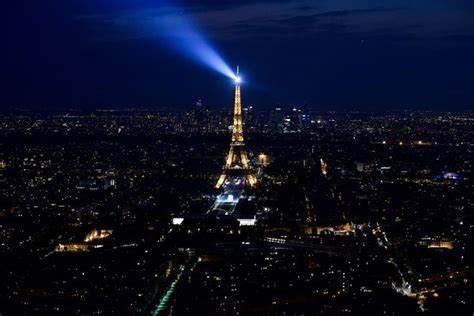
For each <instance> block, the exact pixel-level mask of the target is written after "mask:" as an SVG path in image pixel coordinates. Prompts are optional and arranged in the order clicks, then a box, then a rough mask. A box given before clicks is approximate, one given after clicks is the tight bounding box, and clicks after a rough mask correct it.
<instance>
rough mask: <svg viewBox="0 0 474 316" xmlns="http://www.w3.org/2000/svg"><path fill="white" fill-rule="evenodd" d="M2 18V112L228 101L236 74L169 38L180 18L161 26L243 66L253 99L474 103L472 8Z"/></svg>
mask: <svg viewBox="0 0 474 316" xmlns="http://www.w3.org/2000/svg"><path fill="white" fill-rule="evenodd" d="M0 14H1V22H0V24H1V25H0V27H1V31H0V32H1V35H2V46H1V49H0V50H1V52H0V74H1V82H0V84H1V88H0V107H1V108H2V109H7V108H15V107H22V108H35V109H37V108H42V107H48V108H64V109H66V108H86V109H92V108H98V107H114V106H117V107H118V106H120V107H129V106H140V107H153V106H166V107H171V106H178V107H188V106H190V105H191V104H193V103H194V102H195V100H196V99H198V98H202V99H204V100H205V103H206V104H209V105H211V106H213V107H222V106H229V105H230V104H232V97H233V95H232V89H233V87H232V82H231V79H229V78H227V77H225V76H223V75H222V74H220V73H218V72H216V71H214V70H213V69H210V68H209V67H207V66H206V65H205V64H204V62H199V60H196V58H192V56H190V54H192V53H191V52H187V51H179V49H177V48H176V46H173V45H172V44H170V43H172V42H173V41H178V42H179V41H182V40H183V38H182V37H186V36H187V35H186V33H185V32H184V33H183V32H179V23H175V27H162V26H160V25H162V24H163V23H162V21H163V20H166V21H168V24H167V25H168V26H170V25H173V23H172V22H173V21H180V20H181V19H183V18H185V19H189V20H190V21H192V22H191V23H193V24H194V25H195V26H196V27H197V28H199V30H200V32H201V34H202V36H203V37H204V38H206V39H207V40H208V41H209V43H211V46H212V47H213V48H215V50H216V51H217V53H218V54H219V55H221V56H222V57H223V59H224V60H225V61H226V62H227V63H228V64H229V66H230V67H232V68H234V66H235V65H237V64H239V65H240V66H241V69H242V72H243V76H244V80H245V84H244V86H243V98H244V99H243V102H244V103H245V104H247V105H248V104H252V105H255V106H256V107H259V108H263V107H267V106H271V105H274V104H275V103H281V104H283V105H288V106H289V105H303V104H307V105H308V107H309V108H312V109H315V110H318V109H321V110H331V109H334V110H341V109H358V110H392V109H430V110H431V109H432V110H466V109H470V108H473V107H474V106H473V105H474V1H472V0H446V1H442V0H426V1H425V0H412V1H408V0H405V1H403V0H386V1H375V0H358V1H354V0H314V1H307V0H292V1H291V0H287V1H285V0H280V1H278V0H274V1H258V0H257V1H255V0H254V1H237V0H205V1H202V0H199V1H198V0H188V1H183V0H182V1H171V0H169V1H166V2H165V1H140V0H134V1H130V0H127V1H126V0H107V1H106V0H46V1H34V0H30V1H23V0H15V1H8V2H6V3H4V4H2V10H1V13H0ZM178 46H179V45H178Z"/></svg>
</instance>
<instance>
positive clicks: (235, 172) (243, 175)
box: [216, 67, 257, 188]
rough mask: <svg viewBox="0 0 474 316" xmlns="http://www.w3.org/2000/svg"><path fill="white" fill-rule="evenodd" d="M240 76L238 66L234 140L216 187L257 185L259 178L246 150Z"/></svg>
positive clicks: (233, 129)
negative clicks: (250, 163) (253, 169)
mask: <svg viewBox="0 0 474 316" xmlns="http://www.w3.org/2000/svg"><path fill="white" fill-rule="evenodd" d="M240 81H241V80H240V77H239V67H237V77H236V78H235V101H234V122H233V127H232V141H231V143H230V148H229V153H228V154H227V157H226V160H225V164H224V167H223V168H222V174H221V176H220V177H219V179H218V180H217V183H216V188H220V187H222V186H223V185H224V186H225V185H250V186H252V187H253V186H255V184H256V183H257V179H256V178H255V175H254V174H253V172H252V170H251V169H250V166H249V160H248V157H247V151H246V150H245V143H244V131H243V125H242V104H241V100H240Z"/></svg>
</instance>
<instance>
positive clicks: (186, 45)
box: [156, 8, 237, 80]
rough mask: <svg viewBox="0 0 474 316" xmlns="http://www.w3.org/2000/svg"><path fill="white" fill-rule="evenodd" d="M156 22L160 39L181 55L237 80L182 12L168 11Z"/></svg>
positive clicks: (176, 10) (177, 10)
mask: <svg viewBox="0 0 474 316" xmlns="http://www.w3.org/2000/svg"><path fill="white" fill-rule="evenodd" d="M156 22H157V26H158V27H159V28H160V30H159V31H160V34H161V35H162V36H160V39H162V40H164V41H166V42H167V43H168V44H169V45H170V46H172V47H173V48H174V49H175V50H176V51H177V52H178V53H179V54H181V55H182V56H184V57H186V58H188V59H191V60H194V61H196V62H198V63H201V64H203V65H205V66H208V67H210V68H211V69H213V70H215V71H217V72H219V73H221V74H223V75H225V76H227V77H229V78H232V79H234V80H236V78H237V75H236V74H235V73H234V72H233V71H232V70H231V68H230V67H229V66H228V65H227V63H226V62H225V61H224V60H223V59H222V57H221V56H220V55H219V54H218V53H217V51H216V50H215V49H214V48H213V47H212V46H211V45H210V43H209V42H208V41H207V40H206V39H205V38H204V36H203V35H202V33H201V32H200V31H199V29H198V28H197V27H196V25H194V23H193V22H192V21H191V20H190V18H189V17H188V16H186V15H185V13H183V12H182V11H181V10H179V9H176V8H174V9H171V10H167V12H164V14H162V15H160V16H159V17H158V18H157V19H156Z"/></svg>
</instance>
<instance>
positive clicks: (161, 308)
mask: <svg viewBox="0 0 474 316" xmlns="http://www.w3.org/2000/svg"><path fill="white" fill-rule="evenodd" d="M197 263H198V261H196V262H194V264H193V265H192V266H191V268H189V269H188V271H189V272H191V271H192V270H194V267H195V266H196V264H197ZM178 269H179V272H178V274H177V275H176V277H175V279H174V280H173V282H171V284H170V286H169V287H168V289H167V290H166V292H165V294H163V296H162V297H161V298H160V301H159V303H158V305H157V306H156V308H155V310H154V311H153V312H152V313H151V315H152V316H158V315H161V313H162V312H164V311H165V310H166V308H167V307H168V302H169V300H170V297H171V295H173V293H174V291H175V289H176V286H177V285H178V283H179V280H180V279H181V277H182V276H183V274H184V273H185V272H186V266H185V265H184V264H180V265H179V268H178Z"/></svg>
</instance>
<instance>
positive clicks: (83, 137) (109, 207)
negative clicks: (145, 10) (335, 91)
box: [0, 103, 474, 315]
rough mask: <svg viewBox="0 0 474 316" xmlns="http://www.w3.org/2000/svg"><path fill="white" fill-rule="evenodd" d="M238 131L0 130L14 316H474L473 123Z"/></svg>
mask: <svg viewBox="0 0 474 316" xmlns="http://www.w3.org/2000/svg"><path fill="white" fill-rule="evenodd" d="M201 104H202V103H201ZM252 111H253V110H252ZM231 118H232V113H228V112H225V111H223V112H217V111H211V110H209V109H207V108H205V107H203V106H202V105H201V106H199V107H196V108H194V109H192V110H191V111H187V112H157V111H145V110H127V111H124V110H122V111H112V110H108V111H96V112H94V113H79V112H77V113H76V112H71V113H47V114H38V113H25V112H21V113H12V114H2V116H1V117H0V126H1V128H0V255H1V256H0V258H1V260H0V280H1V284H2V286H1V287H0V314H1V315H112V314H114V315H170V314H172V315H189V314H198V315H238V314H239V315H262V314H263V315H341V314H354V315H359V314H366V315H423V314H426V315H434V314H437V315H446V314H448V313H451V314H456V315H472V313H473V311H474V306H473V297H474V289H473V285H472V284H473V283H472V282H473V273H474V252H473V250H474V248H473V247H474V240H473V239H474V237H473V230H474V226H473V225H474V219H473V214H474V213H473V203H474V202H473V193H472V192H473V181H472V179H473V178H472V163H473V161H472V151H473V143H472V140H473V139H474V129H473V125H474V116H473V115H472V113H431V112H423V113H420V112H399V113H369V114H367V113H365V114H363V113H311V112H307V111H304V110H302V109H298V108H295V109H293V107H291V109H290V111H287V110H286V109H285V108H279V110H273V111H269V112H266V111H264V112H256V111H253V112H252V113H251V115H248V116H245V114H244V117H243V122H242V123H243V128H244V130H245V132H246V145H247V153H248V160H249V161H248V162H249V165H250V166H251V167H252V171H253V172H254V173H253V174H255V175H256V176H257V181H258V185H256V186H255V187H254V188H247V189H246V190H245V191H244V192H243V193H242V192H240V191H238V192H235V188H233V189H234V191H232V190H229V191H228V192H227V194H224V195H223V193H225V192H226V191H225V190H222V189H216V188H215V187H214V186H215V184H216V182H217V180H218V176H219V172H220V171H221V170H222V163H223V157H225V154H226V150H227V149H228V145H229V136H230V133H229V128H228V127H229V126H230V125H232V122H231ZM216 203H220V204H219V209H221V210H225V209H226V207H228V208H229V209H230V210H232V212H236V213H237V214H245V215H246V216H241V217H239V218H232V217H226V216H203V214H208V213H209V212H208V211H209V210H211V209H213V207H215V206H216ZM214 215H216V214H215V213H214ZM218 215H219V214H218ZM221 215H222V214H221ZM189 219H191V220H189ZM239 219H240V221H239Z"/></svg>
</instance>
